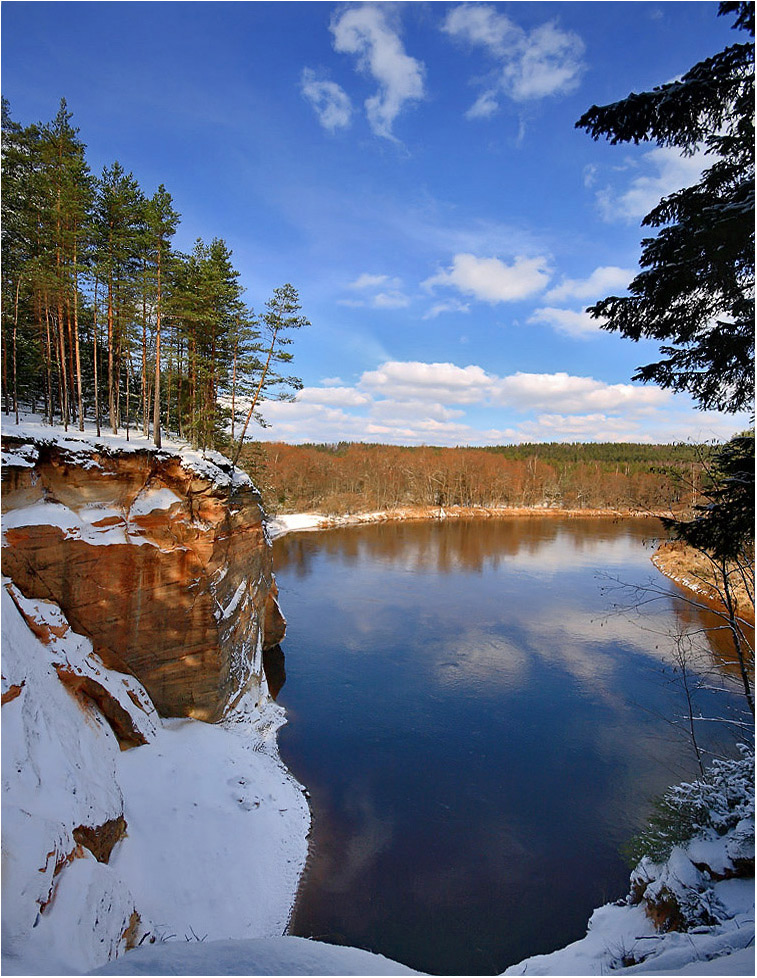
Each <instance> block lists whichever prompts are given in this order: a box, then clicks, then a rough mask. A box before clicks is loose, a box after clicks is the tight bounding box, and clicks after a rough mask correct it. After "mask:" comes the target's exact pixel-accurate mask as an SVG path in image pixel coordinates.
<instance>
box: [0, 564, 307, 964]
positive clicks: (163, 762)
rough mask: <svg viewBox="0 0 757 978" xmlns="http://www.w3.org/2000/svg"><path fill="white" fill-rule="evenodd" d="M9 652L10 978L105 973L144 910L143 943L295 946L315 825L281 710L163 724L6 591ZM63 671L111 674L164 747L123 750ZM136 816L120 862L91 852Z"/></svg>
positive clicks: (6, 942)
mask: <svg viewBox="0 0 757 978" xmlns="http://www.w3.org/2000/svg"><path fill="white" fill-rule="evenodd" d="M5 584H7V582H4V585H5ZM16 599H17V600H18V601H19V602H20V603H21V605H22V607H24V608H25V610H26V612H27V613H28V614H30V615H32V616H33V617H34V618H35V619H36V620H37V621H39V622H42V623H44V622H47V623H48V625H50V626H52V627H53V628H56V629H57V630H58V631H61V630H63V628H64V627H65V620H64V619H62V616H61V615H60V611H59V609H57V608H56V606H54V605H50V604H49V603H47V602H39V601H37V602H30V601H25V599H23V598H22V597H21V596H20V595H18V594H16ZM2 647H3V692H4V694H7V696H6V697H4V698H5V699H6V702H5V703H4V705H3V707H2V721H3V738H2V748H3V767H2V773H3V821H2V830H3V842H2V846H3V877H2V887H3V946H2V951H3V973H4V974H69V973H71V974H74V973H75V974H80V973H82V972H87V971H89V970H90V969H92V968H95V967H97V966H99V965H101V964H104V963H105V962H106V961H107V960H108V958H109V957H110V956H111V955H113V954H114V953H116V952H123V950H124V941H123V940H122V935H123V933H124V931H125V930H127V929H128V926H129V923H130V919H131V914H132V912H133V910H134V909H136V910H137V911H138V913H139V915H140V918H141V923H140V926H139V931H138V934H137V937H138V938H140V937H141V939H147V940H149V939H152V938H158V939H161V938H162V939H167V938H171V939H172V942H173V940H176V941H177V942H178V941H180V942H182V943H184V941H185V939H189V940H195V939H200V938H202V939H205V938H207V940H209V941H210V940H216V939H224V938H240V939H241V938H244V939H246V938H259V937H268V936H279V935H280V934H281V933H282V932H283V931H284V929H285V928H286V925H287V923H288V919H289V915H290V912H291V908H292V905H293V901H294V896H295V893H296V888H297V884H298V881H299V878H300V874H301V872H302V869H303V867H304V864H305V858H306V855H307V841H306V837H307V833H308V829H309V823H310V815H309V810H308V806H307V802H306V800H305V798H304V795H303V789H302V787H301V786H300V785H299V784H298V783H297V782H296V781H295V780H294V778H292V776H291V775H290V774H289V772H288V771H287V769H286V768H285V767H284V766H283V764H282V763H281V761H280V760H279V757H278V752H277V748H276V731H277V729H278V728H279V726H280V725H281V723H282V722H283V721H284V717H283V711H282V710H281V708H280V707H277V706H276V705H275V704H273V703H270V704H268V705H267V706H266V707H264V709H263V710H262V711H259V710H256V709H255V708H254V707H252V706H251V705H250V704H244V703H243V704H242V705H240V707H238V708H237V710H236V711H234V713H233V714H231V715H230V716H228V717H227V718H226V719H225V720H224V722H223V723H220V724H215V725H210V724H206V723H202V722H201V721H197V720H163V721H161V720H160V718H159V717H158V716H157V714H155V712H154V710H153V709H151V704H150V703H149V699H148V698H147V696H146V693H145V692H144V690H143V689H142V687H141V686H139V684H138V683H136V681H135V680H133V678H132V677H129V679H128V686H127V685H125V683H124V680H125V678H126V677H123V676H122V674H120V673H115V672H113V671H112V670H107V669H105V667H104V666H103V664H102V662H101V661H99V660H98V658H97V656H96V655H95V654H94V652H93V650H92V646H91V643H89V640H88V639H86V638H84V637H83V636H80V635H77V634H76V633H74V632H72V631H71V630H70V629H69V630H67V631H66V632H65V634H63V635H62V636H58V635H56V634H54V633H51V635H50V637H49V642H48V644H44V643H43V642H42V641H41V640H40V639H39V638H37V637H36V636H35V635H34V634H33V633H32V632H31V630H30V629H29V627H28V625H27V623H26V621H25V620H24V618H23V617H22V616H21V614H20V612H19V609H18V607H17V606H16V604H15V603H14V601H13V600H12V599H11V596H10V593H9V591H8V589H7V587H6V586H3V588H2ZM56 665H58V666H59V667H61V666H65V668H66V669H70V670H74V671H76V672H77V674H82V675H96V676H97V680H98V682H100V683H101V684H102V685H103V686H105V687H107V688H108V689H109V690H110V692H111V693H112V695H113V696H120V697H121V700H122V702H123V703H124V705H125V707H127V708H130V712H131V713H132V715H133V716H134V718H135V722H138V723H139V724H140V726H141V730H142V732H143V733H144V735H145V737H146V738H147V739H148V741H149V742H148V743H147V744H144V745H143V746H139V747H132V748H131V749H129V750H123V751H122V750H120V749H119V744H118V741H117V739H116V736H115V734H114V732H113V730H111V728H110V726H109V724H108V723H107V722H106V721H105V720H104V718H103V716H102V715H101V714H100V713H99V711H98V710H97V709H96V708H94V707H93V706H90V705H88V704H86V703H84V704H83V703H82V702H80V701H79V700H78V699H77V697H76V696H75V695H72V693H71V692H69V690H68V689H66V687H64V685H63V684H62V683H61V681H60V679H59V678H58V673H57V672H56V668H55V667H56ZM129 690H131V694H133V696H132V695H128V694H129ZM135 700H137V701H139V702H140V703H141V706H140V707H137V705H136V703H135ZM122 812H123V816H124V817H125V819H126V823H127V830H126V837H125V838H123V839H122V840H121V841H119V842H117V843H116V846H115V848H114V849H113V851H112V854H111V856H110V859H109V861H108V862H107V863H104V862H98V861H97V860H96V859H95V857H94V856H93V855H92V853H91V852H90V851H88V850H87V849H86V848H82V847H81V846H78V847H77V844H76V841H75V838H74V830H75V829H76V827H77V826H80V825H90V826H97V825H101V824H102V823H104V822H106V821H108V820H113V819H116V818H117V817H118V816H120V815H121V813H122ZM119 960H120V959H119ZM124 973H125V972H124Z"/></svg>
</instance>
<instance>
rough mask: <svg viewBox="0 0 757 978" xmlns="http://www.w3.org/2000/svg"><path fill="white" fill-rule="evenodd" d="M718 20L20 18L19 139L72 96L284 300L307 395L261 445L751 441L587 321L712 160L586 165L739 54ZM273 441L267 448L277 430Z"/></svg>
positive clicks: (417, 6) (577, 8)
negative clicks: (694, 73)
mask: <svg viewBox="0 0 757 978" xmlns="http://www.w3.org/2000/svg"><path fill="white" fill-rule="evenodd" d="M716 13H717V4H716V3H710V2H695V3H685V2H683V3H682V2H664V3H641V2H639V3H637V2H608V3H605V2H590V3H572V2H561V3H539V2H517V3H467V4H460V3H424V2H419V3H356V4H355V3H353V4H334V3H287V2H280V3H266V2H256V3H247V2H239V3H202V2H199V3H183V2H174V3H152V2H151V3H142V2H129V3H98V2H87V3H67V2H55V3H46V2H23V3H21V2H14V0H6V2H4V3H3V6H2V89H3V94H4V95H5V96H6V97H7V98H8V99H9V100H10V103H11V111H12V114H13V116H14V118H16V119H17V120H18V121H20V122H23V123H28V122H32V121H38V120H47V119H50V118H52V116H53V115H54V114H55V112H56V110H57V105H58V101H59V99H60V97H61V96H64V97H65V98H66V99H67V101H68V105H69V108H70V109H71V110H72V111H73V113H74V119H73V121H74V123H75V124H76V125H77V126H78V127H79V129H80V132H81V136H82V138H83V140H84V142H85V143H86V144H87V147H88V160H89V162H90V165H91V167H92V169H93V170H94V171H95V172H99V171H100V170H101V169H102V167H103V166H104V165H108V164H110V163H111V162H112V161H113V160H116V159H117V160H119V161H120V162H121V163H122V164H123V165H124V167H125V168H126V169H127V170H131V171H132V172H133V173H134V175H135V177H136V178H137V179H138V180H139V182H140V184H141V186H142V188H143V190H144V191H145V192H146V193H148V194H151V193H152V192H153V190H154V189H155V188H156V187H157V185H158V184H159V183H164V184H165V185H166V188H167V189H168V190H169V191H170V192H171V194H172V195H173V197H174V202H175V205H176V207H177V209H178V210H179V211H180V212H181V214H182V223H181V226H180V228H179V231H178V233H177V235H176V238H175V242H174V243H175V246H176V247H178V248H180V249H182V250H189V249H190V248H191V247H192V244H193V242H194V240H195V238H197V237H200V236H201V237H203V238H204V239H205V240H210V239H211V238H212V237H222V238H224V239H225V240H226V242H227V243H228V245H229V246H230V247H231V248H232V250H233V253H234V261H235V264H236V266H237V268H239V270H240V272H241V277H242V282H243V283H244V285H245V287H246V289H247V294H246V298H247V301H248V302H249V303H250V304H251V305H253V306H254V307H255V308H256V309H258V310H261V311H262V309H263V306H264V303H265V300H266V299H267V298H268V297H269V296H270V295H271V292H272V290H273V289H274V288H275V287H276V286H278V285H281V284H283V283H284V282H291V283H292V284H293V285H295V286H296V288H297V289H298V290H299V293H300V297H301V301H302V305H303V312H304V314H305V315H306V316H307V317H308V318H309V320H310V321H311V324H312V325H311V326H310V327H309V328H308V329H306V330H303V331H301V332H300V333H299V334H298V335H297V336H296V338H295V342H294V345H293V347H292V348H291V349H292V351H293V353H294V355H295V362H294V368H295V372H296V373H298V374H299V376H301V377H302V380H303V382H304V383H305V389H304V390H303V392H302V393H301V395H300V396H299V398H298V401H297V402H296V403H294V404H286V403H276V402H268V403H267V404H266V405H265V409H264V414H265V416H266V417H267V418H268V420H269V421H270V422H271V427H270V428H269V429H266V430H265V431H264V432H263V433H262V434H263V436H264V437H267V438H269V439H281V440H285V441H291V442H303V441H329V442H333V441H339V440H356V441H357V440H359V441H380V442H391V443H397V444H421V443H424V444H438V445H456V444H482V445H485V444H497V443H505V442H512V441H523V440H528V441H553V440H554V441H586V440H600V441H603V440H624V441H629V440H630V441H658V440H660V441H673V440H689V439H695V440H700V439H710V438H714V437H724V436H728V435H730V434H731V433H733V431H735V430H736V429H737V428H739V427H740V426H743V425H744V424H746V422H747V419H746V418H745V417H735V418H734V417H722V416H718V415H714V414H711V413H707V414H703V413H702V412H698V411H696V410H695V409H694V408H693V405H692V402H691V401H690V399H689V398H688V397H686V396H683V395H673V394H671V393H670V392H666V391H662V390H659V389H658V388H656V387H653V386H649V385H646V386H643V385H637V384H632V383H631V381H630V378H631V376H632V374H633V372H634V369H635V368H636V367H637V366H638V365H640V364H644V363H647V362H649V361H651V360H652V359H653V358H655V356H656V354H657V349H656V346H654V345H653V344H651V343H646V342H642V343H638V344H634V343H632V342H630V341H628V340H624V339H621V338H619V337H617V336H615V335H613V334H608V333H605V332H602V331H600V330H598V329H597V327H596V324H595V323H592V322H591V321H589V319H588V317H586V315H585V314H584V313H583V311H582V310H583V309H584V308H585V307H586V305H587V304H590V303H591V302H593V301H595V300H597V299H599V298H602V297H603V296H604V295H606V294H612V293H616V294H617V293H619V292H621V293H622V290H623V289H624V287H625V286H626V285H627V284H628V282H629V281H630V279H631V278H632V277H633V275H634V270H635V269H636V267H637V263H638V258H639V251H640V240H641V237H642V231H641V229H640V227H639V224H640V220H641V218H642V217H643V215H644V214H645V213H646V212H647V211H648V210H649V209H650V208H651V206H652V205H653V204H654V203H655V202H656V201H657V200H658V199H659V197H660V196H661V195H662V194H664V193H667V192H670V191H672V190H674V189H678V188H679V187H681V186H684V185H686V184H687V183H689V182H694V181H695V180H696V179H697V178H698V175H699V172H700V171H701V168H702V166H703V165H704V162H703V159H702V158H693V159H682V158H681V157H679V156H678V155H677V154H676V153H675V152H672V151H670V150H662V149H659V148H657V147H654V146H641V147H627V146H615V147H612V146H609V145H607V144H605V143H594V142H593V141H592V140H591V139H590V138H589V137H588V136H587V135H586V133H584V132H582V131H579V130H576V129H575V128H574V123H575V121H576V120H577V119H578V118H579V116H580V115H581V114H582V113H583V112H584V111H585V110H586V109H587V108H588V107H589V106H590V105H592V104H595V103H597V104H605V103H607V102H611V101H614V100H617V99H619V98H622V97H624V96H625V95H627V94H628V93H629V92H630V91H632V90H636V91H639V90H643V89H646V88H649V87H650V86H652V85H654V84H659V83H662V82H665V81H669V80H671V79H673V78H675V77H676V76H677V75H680V74H681V73H683V72H684V71H685V70H686V69H687V68H689V67H690V66H691V65H692V64H694V63H695V62H696V61H698V60H699V59H701V58H703V57H706V56H707V55H709V54H712V53H714V52H715V51H717V50H720V49H722V47H724V46H725V45H726V44H728V43H731V42H732V41H733V40H734V39H736V34H735V33H734V32H733V31H732V30H731V29H730V27H729V24H730V21H729V19H728V18H718V17H717V16H716ZM259 434H260V433H259Z"/></svg>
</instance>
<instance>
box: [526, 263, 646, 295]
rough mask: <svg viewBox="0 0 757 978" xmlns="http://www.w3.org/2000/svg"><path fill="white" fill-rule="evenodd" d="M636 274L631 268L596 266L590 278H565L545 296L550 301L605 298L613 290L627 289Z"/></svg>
mask: <svg viewBox="0 0 757 978" xmlns="http://www.w3.org/2000/svg"><path fill="white" fill-rule="evenodd" d="M634 275H635V272H633V271H632V270H631V269H630V268H619V267H618V266H617V265H605V266H604V267H601V268H595V269H594V271H593V272H592V273H591V275H589V277H588V278H564V279H563V280H562V282H560V284H559V285H556V286H555V287H554V288H553V289H550V290H549V292H547V294H546V295H545V296H544V298H545V299H546V300H547V301H548V302H565V301H566V300H567V299H579V300H585V301H587V302H589V301H591V300H593V299H603V298H604V297H605V296H606V295H608V294H610V293H612V292H615V291H617V290H623V289H625V288H626V287H627V285H628V283H629V282H630V281H631V279H632V278H633V277H634Z"/></svg>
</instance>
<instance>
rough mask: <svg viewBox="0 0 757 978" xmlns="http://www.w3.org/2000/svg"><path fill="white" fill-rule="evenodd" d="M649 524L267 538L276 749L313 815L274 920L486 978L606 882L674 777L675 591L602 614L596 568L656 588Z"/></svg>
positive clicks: (679, 746) (608, 887)
mask: <svg viewBox="0 0 757 978" xmlns="http://www.w3.org/2000/svg"><path fill="white" fill-rule="evenodd" d="M657 532H658V524H657V523H656V522H654V521H645V520H636V521H623V522H615V521H612V520H585V521H577V520H558V519H547V518H544V519H542V518H531V519H520V520H502V521H495V520H491V521H478V522H476V521H465V522H459V523H458V522H450V523H441V524H440V523H404V524H403V523H396V524H384V525H378V526H368V527H362V528H357V527H353V528H348V529H343V530H334V531H326V532H321V533H309V534H307V533H305V534H293V535H290V536H287V537H284V538H282V539H281V540H279V541H277V542H276V544H275V565H276V575H277V579H278V583H279V588H280V591H281V602H282V606H283V609H284V612H285V614H286V616H287V618H288V621H289V627H288V631H287V639H286V643H285V655H286V683H285V685H284V686H283V688H282V690H281V692H280V693H279V702H280V703H282V704H283V705H284V706H285V707H286V709H287V712H288V717H289V723H288V724H287V725H286V726H285V727H284V728H283V730H282V731H281V733H280V747H281V754H282V757H283V759H284V761H285V763H286V764H287V765H288V766H289V767H290V768H291V769H292V771H293V772H294V774H295V775H296V776H297V777H298V778H299V779H300V780H301V781H302V782H303V783H304V784H305V785H306V786H307V787H308V788H309V789H310V792H311V795H312V799H311V804H312V809H313V815H314V826H313V835H312V841H311V865H310V868H309V870H308V873H307V874H306V878H305V880H304V883H303V886H302V890H301V894H300V898H299V901H298V906H297V909H296V914H295V918H294V921H293V926H292V933H294V934H299V935H303V936H313V937H318V938H322V939H324V940H328V941H331V942H333V943H348V944H351V945H355V946H358V947H364V948H368V949H370V950H373V951H378V952H380V953H382V954H385V955H387V956H389V957H392V958H395V959H397V960H399V961H402V962H403V963H405V964H407V965H410V966H411V967H414V968H417V969H419V970H422V971H427V972H430V973H436V974H447V975H450V974H459V975H476V974H497V973H498V972H501V971H502V970H503V969H504V968H505V967H507V966H508V965H509V964H512V963H514V962H516V961H519V960H521V959H522V958H523V957H525V956H527V955H530V954H537V953H543V952H546V951H550V950H553V949H555V948H556V947H560V946H563V945H564V944H566V943H568V942H570V941H573V940H576V939H577V938H579V937H581V936H583V934H584V932H585V927H586V922H587V919H588V917H589V915H590V913H591V910H592V909H593V908H594V907H596V906H599V905H600V904H602V903H604V902H606V901H608V900H614V899H617V898H619V897H621V896H624V895H625V894H626V892H627V890H628V868H627V867H626V866H625V865H624V863H623V861H622V860H621V858H620V857H619V855H618V847H619V846H620V845H621V844H622V843H623V842H624V841H625V840H627V839H628V837H629V836H630V835H632V834H633V833H634V831H636V830H638V828H639V827H640V826H641V824H642V822H643V819H644V817H645V816H646V815H647V814H648V812H649V798H650V797H651V796H652V795H654V794H656V793H659V792H660V791H662V790H663V789H664V788H665V787H666V786H667V785H669V784H670V783H672V782H674V781H676V780H679V779H680V778H681V777H684V776H694V775H695V773H696V768H695V764H694V760H693V754H692V752H691V749H690V747H689V745H688V743H687V741H686V739H685V736H684V734H683V732H682V731H681V732H679V731H678V730H677V729H675V728H672V727H671V726H670V724H669V723H668V722H667V721H668V720H669V719H670V717H671V716H673V715H674V714H676V713H677V712H678V713H680V712H681V709H682V697H681V694H680V692H679V691H677V688H676V686H675V684H674V683H671V681H670V680H671V675H670V672H669V671H668V672H667V673H666V671H665V666H664V662H663V658H664V656H663V652H662V651H661V649H662V648H665V647H667V646H669V644H670V639H669V638H668V637H667V635H668V633H669V632H670V631H671V630H672V629H674V627H675V620H676V612H675V610H674V600H673V599H672V598H671V599H667V598H665V599H663V601H661V602H656V603H654V604H653V605H651V606H647V607H646V608H645V614H644V615H643V618H642V620H641V622H639V621H638V620H630V618H629V617H626V616H622V615H612V616H611V617H609V618H608V617H607V615H606V613H607V611H608V609H610V607H611V605H612V604H613V603H617V602H625V601H626V600H628V595H624V594H623V593H618V592H616V591H611V592H608V591H607V586H608V584H609V583H611V582H610V581H608V579H607V578H606V577H603V576H600V575H610V577H618V578H621V579H622V580H623V581H624V582H631V583H634V582H642V583H643V582H647V581H649V580H651V579H653V580H655V581H656V582H658V583H662V582H664V578H662V576H661V575H659V574H658V573H657V571H656V570H655V568H654V567H653V565H652V564H651V563H650V561H649V553H650V550H649V545H648V543H647V541H648V540H649V539H650V538H651V537H653V536H654V534H656V533H657ZM672 590H673V588H672V586H671V591H672ZM630 617H631V618H633V617H634V616H630ZM658 647H659V648H658ZM702 706H703V708H704V709H707V704H706V703H704V702H703V703H702ZM708 726H714V725H708Z"/></svg>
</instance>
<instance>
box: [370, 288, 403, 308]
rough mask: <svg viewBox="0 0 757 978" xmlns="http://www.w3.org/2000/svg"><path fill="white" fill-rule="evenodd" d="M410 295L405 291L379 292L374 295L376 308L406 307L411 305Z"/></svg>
mask: <svg viewBox="0 0 757 978" xmlns="http://www.w3.org/2000/svg"><path fill="white" fill-rule="evenodd" d="M410 302H411V300H410V297H409V296H407V295H405V294H404V293H403V292H398V291H396V290H395V291H392V292H379V293H378V295H375V296H374V297H373V305H374V307H375V308H376V309H405V308H407V306H409V305H410Z"/></svg>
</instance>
